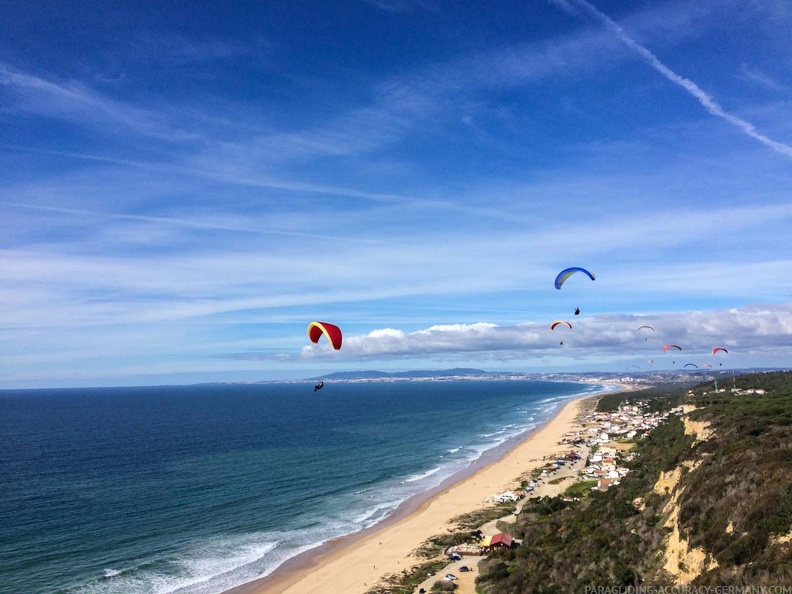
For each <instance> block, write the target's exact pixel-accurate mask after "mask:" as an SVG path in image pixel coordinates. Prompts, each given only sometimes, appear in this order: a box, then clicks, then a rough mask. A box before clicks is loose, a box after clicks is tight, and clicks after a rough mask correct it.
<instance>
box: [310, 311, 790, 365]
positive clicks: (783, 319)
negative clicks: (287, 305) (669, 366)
mask: <svg viewBox="0 0 792 594" xmlns="http://www.w3.org/2000/svg"><path fill="white" fill-rule="evenodd" d="M642 325H649V326H652V327H654V328H655V331H654V332H651V333H650V332H646V331H644V332H643V333H640V332H638V328H639V327H640V326H642ZM344 341H345V342H344V347H343V349H342V353H343V359H344V360H346V361H349V360H354V359H361V358H363V359H365V358H379V359H385V358H389V357H399V358H409V357H419V356H422V355H427V354H430V355H438V354H449V353H456V354H466V355H469V354H473V353H475V354H476V355H477V356H478V357H482V356H485V355H487V354H494V353H497V354H498V357H499V358H501V359H503V358H506V359H508V358H513V359H517V358H524V357H531V356H542V357H548V356H553V357H570V356H571V357H575V358H579V359H587V358H597V357H603V356H609V357H613V356H618V357H623V358H625V359H629V358H631V357H636V356H643V355H644V354H646V353H649V354H651V355H652V356H655V357H661V356H664V355H663V352H662V347H663V346H664V345H665V344H668V343H674V344H679V345H680V346H682V349H683V351H682V353H681V354H679V355H678V357H680V358H684V357H697V358H699V359H700V358H702V357H706V356H709V355H710V354H711V353H710V352H711V350H712V349H713V348H714V347H716V346H722V347H726V348H727V349H728V350H729V351H730V353H731V354H732V355H733V356H740V355H742V356H744V355H746V354H747V353H753V352H755V351H759V352H761V351H770V350H777V349H783V352H784V353H786V355H785V356H788V355H789V354H792V304H782V305H773V306H758V305H757V306H746V307H744V308H740V309H732V310H728V311H722V310H717V311H707V312H703V311H691V312H679V313H669V314H647V315H629V314H622V315H602V316H594V317H591V318H585V319H580V320H578V319H573V328H572V329H571V330H569V329H567V328H566V327H561V329H560V330H558V329H557V330H551V329H550V324H549V323H541V324H540V323H526V324H519V325H514V326H498V325H496V324H492V323H484V322H480V323H474V324H453V325H444V326H432V327H430V328H427V329H425V330H417V331H414V332H404V331H401V330H395V329H386V330H377V331H373V332H370V333H368V334H366V335H362V336H349V337H345V338H344ZM560 341H563V342H564V344H563V345H561V344H559V343H560ZM506 351H508V352H510V354H507V355H504V352H506ZM300 356H301V357H302V358H322V357H328V356H330V357H336V358H338V357H339V355H338V353H336V352H334V351H332V350H331V349H329V348H328V347H326V346H324V345H320V346H307V347H304V348H303V350H302V353H301V355H300ZM669 356H670V355H669Z"/></svg>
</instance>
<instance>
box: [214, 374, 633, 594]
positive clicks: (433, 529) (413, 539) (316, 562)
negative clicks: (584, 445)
mask: <svg viewBox="0 0 792 594" xmlns="http://www.w3.org/2000/svg"><path fill="white" fill-rule="evenodd" d="M604 385H607V386H608V387H609V388H611V389H610V390H603V391H598V392H596V393H594V394H587V395H583V396H578V397H576V398H573V399H571V400H569V401H568V402H566V403H565V404H564V405H563V406H562V407H561V408H560V409H559V410H558V411H557V412H556V414H555V415H554V416H553V417H551V418H549V419H548V420H547V421H545V422H544V423H543V424H542V425H540V426H539V427H536V428H534V429H533V430H531V431H528V432H526V433H525V434H522V435H520V436H516V437H515V438H514V439H513V440H510V441H507V442H505V443H504V444H501V445H500V446H498V447H496V448H494V449H493V450H490V451H488V452H485V453H484V454H483V455H482V456H481V457H480V458H479V459H478V460H476V461H475V462H473V463H472V464H471V465H470V466H469V467H467V468H466V469H464V470H461V471H459V472H458V473H456V474H455V475H453V476H451V477H449V478H448V479H446V480H444V481H443V482H442V483H441V484H440V485H438V486H436V487H434V488H432V489H430V490H427V491H425V492H423V493H421V494H418V495H415V496H413V497H411V498H410V499H408V500H407V501H406V502H404V503H403V504H402V505H401V506H399V508H398V509H397V510H396V511H395V512H394V513H393V514H391V515H390V516H389V517H388V518H386V519H385V520H383V521H382V522H379V523H377V524H375V525H374V526H371V527H369V528H367V529H365V530H362V531H360V532H356V533H354V534H350V535H346V536H343V537H339V538H336V539H333V540H330V541H328V542H326V543H324V544H322V545H319V546H318V547H313V548H311V549H309V550H307V551H304V552H303V553H300V554H298V555H296V556H294V557H292V558H291V559H288V560H287V561H285V562H284V563H283V564H282V565H280V566H279V567H278V568H277V569H275V571H273V572H272V573H271V574H269V575H267V576H264V577H262V578H259V579H257V580H254V581H252V582H248V583H247V584H242V585H240V586H237V587H235V588H232V589H230V590H226V591H225V592H224V594H310V593H313V592H317V593H319V592H326V591H327V584H333V588H334V590H336V591H342V592H345V593H347V594H356V593H359V594H363V593H365V592H366V591H368V590H369V589H371V588H372V587H374V586H375V585H376V584H377V583H378V582H380V581H381V580H382V579H383V578H384V577H385V576H386V575H390V574H399V573H401V572H402V571H403V570H407V569H409V568H410V567H411V566H413V565H416V564H418V563H420V562H421V561H422V560H419V559H418V558H416V557H415V556H414V555H413V554H412V553H413V552H414V551H415V549H417V548H418V547H420V546H421V544H422V543H423V542H425V541H426V540H428V539H429V538H431V537H432V536H435V535H437V534H443V533H445V532H447V531H449V530H450V529H451V527H452V526H453V522H451V520H452V519H453V518H454V517H457V516H459V515H461V514H464V513H468V512H473V511H475V510H478V509H481V508H483V507H487V506H488V505H491V504H488V503H487V502H486V500H487V498H488V497H490V496H491V495H492V494H494V493H499V492H502V491H503V490H505V489H507V488H510V487H514V486H515V485H517V484H519V477H520V476H522V475H525V474H526V473H528V472H530V471H531V470H533V469H534V468H535V467H536V466H538V465H540V464H541V462H542V459H543V458H544V457H545V456H548V455H551V454H554V453H556V452H558V451H561V450H566V449H568V447H567V446H565V445H561V444H560V443H559V442H560V441H561V439H562V436H563V435H564V433H567V432H568V431H570V430H572V428H573V426H574V425H575V421H576V419H577V418H578V417H579V416H580V413H581V412H582V410H583V408H584V407H585V404H586V403H587V402H590V401H592V400H596V399H598V398H599V397H600V396H602V394H604V393H607V392H609V391H612V390H613V389H616V390H619V391H621V390H625V389H629V388H628V387H626V386H623V385H618V384H617V385H613V384H604Z"/></svg>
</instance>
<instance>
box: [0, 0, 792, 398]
mask: <svg viewBox="0 0 792 594" xmlns="http://www.w3.org/2000/svg"><path fill="white" fill-rule="evenodd" d="M0 22H2V23H3V24H2V30H3V33H2V35H0V126H1V127H2V128H1V129H2V135H1V136H0V176H2V184H0V229H1V230H2V233H1V234H0V241H2V244H1V245H0V262H1V265H0V299H1V303H2V310H0V387H35V386H78V385H86V386H87V385H127V384H165V383H190V382H199V381H233V380H241V381H248V380H263V379H289V378H301V377H309V376H312V375H318V374H322V373H326V372H330V371H336V370H353V369H354V370H357V369H379V370H399V369H419V368H420V369H439V368H447V367H455V366H473V367H478V368H482V369H491V370H515V371H565V370H570V371H575V370H608V371H620V370H627V369H635V367H634V366H637V367H640V368H642V369H650V368H655V369H670V368H673V367H679V366H681V365H682V364H684V363H688V362H692V363H695V364H698V365H704V364H712V365H714V366H719V365H720V364H721V363H722V364H723V365H725V366H730V367H747V366H783V367H788V366H789V362H790V361H791V360H792V282H791V281H790V279H791V278H792V274H791V273H792V234H790V232H789V229H790V228H791V224H792V196H791V195H790V194H791V192H792V183H791V182H792V40H790V36H789V31H790V30H792V5H790V4H789V3H788V2H785V1H774V0H754V1H748V2H744V1H740V2H737V1H708V0H705V1H701V0H695V1H667V2H643V1H638V2H629V3H624V2H612V1H607V2H605V1H601V2H596V3H594V4H589V3H587V2H585V1H584V0H550V1H545V2H539V1H529V2H510V1H504V2H498V3H491V4H486V5H485V4H482V3H473V2H459V1H454V2H452V1H450V0H368V1H366V0H349V1H345V2H326V1H325V2H318V1H316V2H313V1H297V2H235V3H232V4H230V5H229V4H228V3H220V2H183V3H178V2H167V3H166V2H161V3H148V5H147V6H141V5H140V3H137V4H135V3H125V2H92V1H86V2H77V3H72V4H69V5H68V6H67V5H65V4H63V3H54V2H53V3H45V2H32V3H31V2H24V3H23V2H13V1H12V2H5V3H3V5H2V7H0ZM567 266H584V267H586V268H588V269H589V270H591V271H592V272H594V273H595V274H596V277H597V279H596V281H594V282H592V281H590V280H589V279H587V278H585V277H583V276H582V275H575V276H573V277H572V278H570V280H569V281H568V282H567V283H566V284H565V285H564V287H563V288H562V289H561V290H560V291H558V290H556V289H555V288H554V287H553V280H554V278H555V275H556V274H557V273H558V272H559V271H560V270H561V269H562V268H565V267H567ZM575 307H580V308H581V314H580V316H573V315H572V310H573V309H574V308H575ZM556 319H568V320H570V321H571V322H572V323H573V329H572V330H569V329H566V328H557V329H556V330H555V331H551V330H550V323H551V322H552V321H553V320H556ZM312 320H323V321H328V322H333V323H336V324H338V325H340V326H341V327H342V328H343V330H344V333H345V344H344V348H343V349H342V350H341V351H339V352H334V351H332V350H331V349H329V348H328V347H327V345H325V344H324V343H323V342H320V344H319V345H312V344H311V343H310V342H309V341H308V337H307V334H306V327H307V324H308V323H309V322H310V321H312ZM643 324H648V325H651V326H653V327H654V328H655V332H653V333H651V335H650V336H644V335H642V334H640V333H638V332H637V328H638V327H639V326H641V325H643ZM564 330H567V331H568V332H566V333H565V336H564V337H563V339H564V344H563V345H561V344H559V343H560V340H559V336H560V333H561V332H562V331H564ZM644 333H646V331H644ZM670 342H674V343H677V344H680V345H681V346H682V347H683V349H684V352H683V353H682V354H678V355H677V356H672V355H668V354H664V353H663V352H662V346H663V345H664V344H666V343H670ZM715 346H723V347H726V348H727V349H728V350H729V354H728V355H723V354H720V356H721V357H722V359H716V358H715V357H712V356H711V353H710V351H711V349H712V348H713V347H715ZM649 359H652V360H653V363H651V364H650V363H648V360H649Z"/></svg>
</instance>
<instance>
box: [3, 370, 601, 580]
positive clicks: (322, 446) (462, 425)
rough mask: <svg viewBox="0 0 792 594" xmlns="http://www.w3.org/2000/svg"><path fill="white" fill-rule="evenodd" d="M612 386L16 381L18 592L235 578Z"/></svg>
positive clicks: (260, 571)
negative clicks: (90, 385)
mask: <svg viewBox="0 0 792 594" xmlns="http://www.w3.org/2000/svg"><path fill="white" fill-rule="evenodd" d="M598 389H601V386H594V385H590V384H577V383H556V382H543V381H421V382H417V381H413V382H407V381H403V382H369V383H345V382H328V383H327V384H326V385H325V387H324V389H322V390H320V391H316V392H315V391H314V390H313V384H308V383H267V384H254V385H198V386H176V387H174V386H167V387H148V388H104V389H70V390H24V391H0V592H9V593H15V594H16V593H45V592H59V593H60V592H70V593H71V592H74V593H77V592H79V593H119V594H121V593H123V594H129V593H134V592H141V593H147V594H148V593H151V594H165V593H178V594H199V593H200V594H203V593H218V592H222V591H224V590H227V589H229V588H232V587H234V586H237V585H240V584H243V583H245V582H249V581H252V580H254V579H256V578H260V577H262V576H265V575H268V574H269V573H271V572H272V571H273V570H274V569H275V568H277V567H278V566H279V565H280V564H282V563H283V562H284V561H286V560H287V559H289V558H291V557H294V556H295V555H297V554H299V553H300V552H302V551H305V550H308V549H310V548H312V547H315V546H318V545H320V544H321V543H323V542H326V541H328V540H330V539H332V538H336V537H339V536H342V535H347V534H351V533H354V532H357V531H360V530H362V529H365V528H367V527H369V526H372V525H373V524H375V523H377V522H378V521H381V520H382V519H384V518H386V517H387V516H388V515H389V514H391V513H392V512H393V511H394V510H395V509H396V508H397V507H398V506H399V505H400V504H401V503H403V502H404V501H406V500H407V499H408V498H410V497H411V496H414V495H416V494H418V493H421V492H425V491H426V490H428V489H431V488H433V487H436V486H437V485H439V484H440V483H441V482H442V481H443V480H445V479H447V478H449V477H450V476H452V475H453V474H455V473H458V472H460V471H463V469H465V468H466V467H468V466H469V465H470V464H471V463H472V462H473V461H475V460H477V459H479V458H480V457H481V456H482V454H483V453H484V452H487V451H490V450H492V449H493V448H497V447H498V446H499V445H502V444H504V443H506V442H507V441H509V440H513V439H515V438H516V437H517V436H520V435H522V434H524V433H525V432H526V431H529V430H531V429H532V428H535V427H537V426H538V425H539V424H541V423H542V422H544V421H546V420H547V419H548V418H550V417H551V416H552V415H553V414H554V413H555V412H556V411H557V410H558V409H559V408H560V406H562V405H563V403H564V402H565V401H567V400H569V399H570V398H572V397H574V396H580V395H583V394H587V393H593V392H594V391H596V390H598ZM416 544H417V543H416Z"/></svg>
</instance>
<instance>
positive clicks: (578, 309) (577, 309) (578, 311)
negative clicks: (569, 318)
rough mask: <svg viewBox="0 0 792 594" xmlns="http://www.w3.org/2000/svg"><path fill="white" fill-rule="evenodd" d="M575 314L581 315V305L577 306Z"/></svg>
mask: <svg viewBox="0 0 792 594" xmlns="http://www.w3.org/2000/svg"><path fill="white" fill-rule="evenodd" d="M575 315H576V316H579V315H580V308H579V307H576V308H575Z"/></svg>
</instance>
